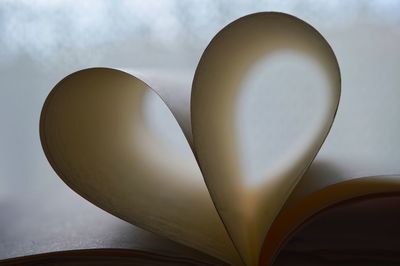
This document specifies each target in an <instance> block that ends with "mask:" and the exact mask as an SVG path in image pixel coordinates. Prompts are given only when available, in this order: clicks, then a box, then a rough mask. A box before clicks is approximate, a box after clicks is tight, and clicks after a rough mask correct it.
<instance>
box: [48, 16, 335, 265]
mask: <svg viewBox="0 0 400 266" xmlns="http://www.w3.org/2000/svg"><path fill="white" fill-rule="evenodd" d="M187 95H188V97H191V99H190V104H191V106H190V114H187V115H186V116H185V115H183V116H182V117H191V124H189V125H182V121H181V120H180V121H179V123H180V125H179V124H178V122H177V120H176V119H175V117H178V116H177V115H176V114H175V113H174V108H173V107H171V106H170V107H171V110H172V112H171V111H170V109H169V108H168V107H167V105H166V104H165V102H164V101H163V100H162V99H161V97H163V95H162V94H161V97H160V96H159V95H158V94H157V93H156V92H155V91H153V90H152V89H151V88H150V87H149V86H148V85H147V84H146V83H144V82H143V81H141V80H139V79H138V78H136V77H134V76H132V75H130V74H128V73H125V72H122V71H119V70H114V69H107V68H93V69H86V70H82V71H78V72H76V73H73V74H71V75H69V76H67V77H66V78H65V79H63V80H62V81H61V82H59V83H58V84H57V85H56V86H55V88H54V89H53V90H52V92H51V93H50V94H49V96H48V98H47V99H46V102H45V104H44V106H43V110H42V115H41V121H40V136H41V141H42V146H43V149H44V151H45V154H46V156H47V158H48V160H49V162H50V163H51V165H52V167H53V168H54V170H55V171H56V172H57V174H58V175H59V176H60V177H61V178H62V179H63V181H64V182H65V183H66V184H67V185H69V186H70V187H71V188H72V189H73V190H75V191H76V192H77V193H79V194H80V195H81V196H83V197H85V198H86V199H88V200H89V201H91V202H92V203H94V204H95V205H97V206H99V207H100V208H102V209H104V210H106V211H108V212H110V213H112V214H114V215H116V216H118V217H120V218H122V219H124V220H126V221H128V222H130V223H132V224H135V225H137V226H140V227H142V228H144V229H146V230H149V231H152V232H155V233H158V234H160V235H163V236H166V237H168V238H170V239H173V240H175V241H177V242H180V243H183V244H185V245H188V246H190V247H193V248H196V249H198V250H201V251H203V252H206V253H208V254H210V255H213V256H215V257H217V258H220V259H222V260H223V261H225V262H228V263H230V264H232V265H241V264H242V263H243V262H244V263H245V264H247V265H257V263H258V257H259V253H260V249H261V244H262V241H263V240H264V238H265V235H266V233H267V230H268V228H269V226H270V225H271V223H272V221H273V219H274V218H275V217H276V215H277V213H278V211H279V209H280V207H281V206H282V205H283V204H284V202H285V200H286V198H287V197H288V196H289V193H290V192H291V190H292V188H293V186H294V185H295V184H296V183H297V181H298V180H299V178H300V177H301V175H302V174H303V173H304V171H305V170H306V168H307V167H308V166H309V165H310V163H311V162H312V160H313V158H314V157H315V156H316V154H317V152H318V150H319V148H320V147H321V145H322V143H323V141H324V139H325V137H326V136H327V134H328V132H329V129H330V127H331V125H332V122H333V119H334V116H335V112H336V110H337V105H338V102H339V96H340V72H339V68H338V64H337V61H336V58H335V56H334V53H333V52H332V50H331V48H330V47H329V45H328V43H327V42H326V41H325V39H324V38H323V37H322V36H321V35H320V34H319V33H318V32H317V31H316V30H315V29H314V28H312V27H311V26H309V25H308V24H306V23H305V22H303V21H301V20H299V19H297V18H295V17H292V16H290V15H286V14H282V13H258V14H253V15H249V16H246V17H243V18H241V19H239V20H237V21H235V22H233V23H231V24H230V25H228V26H227V27H225V28H224V29H223V30H222V31H221V32H219V33H218V34H217V35H216V37H215V38H214V39H213V40H212V41H211V43H210V45H209V46H208V47H207V49H206V50H205V52H204V54H203V56H202V58H201V60H200V62H199V65H198V67H197V70H196V74H195V77H194V81H193V86H192V94H191V96H189V95H190V94H187ZM164 100H165V97H164ZM186 100H187V101H186ZM186 100H185V102H187V103H188V104H189V99H186ZM167 104H168V101H167ZM186 109H187V110H189V106H187V108H186ZM182 110H185V108H182ZM173 114H175V117H174V115H173ZM180 126H181V127H182V128H184V129H185V134H186V136H185V135H184V134H183V132H182V129H181V127H180ZM190 128H192V134H191V135H190V132H189V133H188V132H187V129H190ZM185 137H186V138H185ZM187 139H188V140H189V141H190V143H188V141H187ZM204 181H205V182H204Z"/></svg>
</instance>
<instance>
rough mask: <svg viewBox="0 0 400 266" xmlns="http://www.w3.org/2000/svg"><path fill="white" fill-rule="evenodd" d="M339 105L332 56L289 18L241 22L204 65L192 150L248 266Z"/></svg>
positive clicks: (194, 105) (260, 16)
mask: <svg viewBox="0 0 400 266" xmlns="http://www.w3.org/2000/svg"><path fill="white" fill-rule="evenodd" d="M339 96H340V72H339V67H338V63H337V61H336V58H335V55H334V53H333V51H332V50H331V48H330V46H329V45H328V43H327V42H326V41H325V39H324V38H323V37H322V36H321V35H320V34H319V33H318V32H317V31H316V30H315V29H314V28H312V27H311V26H310V25H308V24H306V23H305V22H303V21H302V20H300V19H297V18H295V17H293V16H290V15H286V14H283V13H257V14H253V15H249V16H246V17H243V18H241V19H239V20H237V21H235V22H233V23H231V24H230V25H228V26H227V27H225V28H224V29H223V30H222V31H221V32H219V33H218V34H217V35H216V36H215V37H214V39H213V40H212V41H211V43H210V44H209V46H208V47H207V49H206V50H205V52H204V54H203V55H202V57H201V60H200V63H199V65H198V68H197V70H196V73H195V77H194V81H193V87H192V98H191V118H192V132H193V143H194V144H193V145H194V149H195V151H196V156H197V159H198V161H199V164H200V168H201V170H202V172H203V175H204V178H205V180H206V184H207V186H208V189H209V191H210V193H211V196H212V198H213V201H214V202H215V204H216V206H217V210H218V212H219V214H220V215H221V217H222V219H223V221H224V223H225V225H226V227H227V229H228V231H229V233H230V235H231V237H232V239H233V241H234V243H235V245H236V246H237V248H238V250H239V251H240V253H241V256H242V257H243V259H244V260H245V262H246V263H247V264H248V265H257V263H258V257H259V251H260V248H261V245H262V242H263V240H264V237H265V235H266V232H267V231H268V228H269V226H270V224H271V222H272V221H273V219H274V218H275V216H276V215H277V214H278V212H279V210H280V208H281V207H282V205H283V204H284V202H285V200H286V199H287V197H288V195H289V193H290V192H291V191H292V189H293V187H294V186H295V184H296V183H297V182H298V180H299V178H300V177H301V176H302V174H303V173H304V171H305V170H306V168H307V167H308V165H309V164H310V163H311V161H312V160H313V158H314V157H315V155H316V154H317V152H318V150H319V148H320V146H321V145H322V143H323V141H324V139H325V137H326V135H327V133H328V131H329V129H330V127H331V124H332V122H333V119H334V116H335V112H336V110H337V105H338V102H339Z"/></svg>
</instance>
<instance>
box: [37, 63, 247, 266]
mask: <svg viewBox="0 0 400 266" xmlns="http://www.w3.org/2000/svg"><path fill="white" fill-rule="evenodd" d="M40 133H41V140H42V145H43V149H44V151H45V153H46V156H47V158H48V160H49V162H50V163H51V165H52V167H53V168H54V170H55V171H56V172H57V174H58V175H59V176H60V177H61V178H62V179H63V181H64V182H65V183H66V184H67V185H69V186H70V187H71V188H72V189H73V190H75V191H76V192H78V194H80V195H81V196H83V197H85V198H86V199H88V200H89V201H91V202H92V203H94V204H95V205H97V206H99V207H100V208H102V209H104V210H106V211H108V212H110V213H112V214H114V215H116V216H117V217H120V218H122V219H124V220H126V221H128V222H130V223H132V224H134V225H137V226H139V227H141V228H144V229H146V230H149V231H151V232H154V233H157V234H159V235H162V236H165V237H167V238H169V239H172V240H175V241H177V242H179V243H181V244H185V245H188V246H190V247H192V248H195V249H198V250H200V251H203V252H205V253H208V254H210V255H212V256H215V257H217V258H219V259H221V260H224V261H226V262H229V263H232V264H235V265H240V259H239V257H238V255H237V253H236V251H235V249H234V247H233V245H232V243H231V241H230V239H229V237H228V235H227V233H226V231H225V228H224V226H223V224H222V222H221V220H220V218H219V216H218V214H217V212H216V210H215V208H214V205H213V203H212V201H211V198H210V196H209V193H208V191H207V188H206V186H205V184H204V180H203V178H202V175H201V172H200V169H199V168H198V166H197V163H196V160H195V158H194V155H193V153H192V151H191V149H190V146H189V144H188V142H187V140H186V139H185V137H184V134H183V133H182V130H181V128H180V127H179V125H178V123H177V121H176V120H175V118H174V116H173V115H172V113H171V112H170V110H169V109H168V107H167V106H166V105H165V104H164V102H163V101H162V99H161V98H160V97H159V96H158V95H157V94H156V93H155V92H154V91H153V90H152V89H151V88H150V87H148V86H147V85H146V84H145V83H144V82H142V81H141V80H139V79H137V78H135V77H133V76H131V75H129V74H127V73H125V72H122V71H119V70H113V69H105V68H94V69H86V70H82V71H78V72H76V73H74V74H71V75H70V76H68V77H66V78H64V79H63V80H62V81H61V82H60V83H58V84H57V86H56V87H55V88H54V89H53V91H52V92H51V93H50V95H49V96H48V98H47V100H46V102H45V105H44V107H43V111H42V116H41V124H40Z"/></svg>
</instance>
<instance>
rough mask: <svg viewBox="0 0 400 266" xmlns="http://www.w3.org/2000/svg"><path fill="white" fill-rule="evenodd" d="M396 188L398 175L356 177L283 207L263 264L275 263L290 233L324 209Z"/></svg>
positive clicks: (399, 188) (398, 188) (267, 241)
mask: <svg viewBox="0 0 400 266" xmlns="http://www.w3.org/2000/svg"><path fill="white" fill-rule="evenodd" d="M393 192H400V177H399V176H373V177H363V178H356V179H352V180H348V181H345V182H341V183H337V184H335V185H331V186H328V187H326V188H324V189H322V190H320V191H317V192H315V193H313V194H311V195H309V196H308V197H306V198H304V199H303V200H301V201H299V202H298V203H296V204H295V205H293V206H291V207H289V208H287V209H286V210H284V211H283V212H282V213H280V214H279V216H278V217H277V218H276V220H275V221H274V223H273V225H272V226H271V229H270V231H269V232H268V235H267V237H266V238H265V241H264V245H263V249H262V253H261V258H260V265H270V264H272V262H273V260H274V258H275V257H276V256H277V254H278V252H279V250H280V248H281V247H282V244H283V243H284V241H285V240H286V239H287V238H288V236H289V235H290V234H291V233H293V231H294V230H295V229H297V228H298V227H299V226H300V225H302V224H303V223H304V222H305V221H306V220H307V219H309V218H310V217H312V216H313V215H315V214H317V213H318V212H320V211H322V210H323V209H325V208H328V207H330V206H332V205H335V204H337V203H340V202H343V201H346V200H350V199H354V198H358V197H362V196H369V195H374V194H375V195H376V194H383V193H393Z"/></svg>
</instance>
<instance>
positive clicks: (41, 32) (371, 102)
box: [0, 0, 400, 258]
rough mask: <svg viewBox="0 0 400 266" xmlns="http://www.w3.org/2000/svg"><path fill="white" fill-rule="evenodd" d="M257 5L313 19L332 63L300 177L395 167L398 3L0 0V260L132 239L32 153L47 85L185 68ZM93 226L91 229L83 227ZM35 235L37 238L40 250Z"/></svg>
mask: <svg viewBox="0 0 400 266" xmlns="http://www.w3.org/2000/svg"><path fill="white" fill-rule="evenodd" d="M260 11H281V12H287V13H290V14H293V15H295V16H298V17H299V18H301V19H303V20H305V21H307V22H308V23H310V24H311V25H313V26H314V27H315V28H316V29H317V30H319V31H320V32H321V33H322V35H324V37H325V38H326V39H327V40H328V42H329V43H330V44H331V46H332V48H333V50H334V51H335V53H336V55H337V57H338V61H339V64H340V67H341V72H342V98H341V103H340V106H339V110H338V114H337V119H336V121H335V124H334V126H333V128H332V131H331V133H330V134H329V136H328V138H327V140H326V142H325V144H324V146H323V148H322V150H321V151H320V153H319V155H318V156H317V158H316V160H315V162H314V164H313V165H312V166H311V168H310V170H309V172H308V173H307V175H306V178H305V180H304V181H303V182H310V180H312V181H313V182H312V183H313V184H314V186H315V180H317V179H318V180H319V181H318V182H317V184H319V185H317V186H323V185H326V184H328V183H332V182H334V181H338V180H343V179H347V178H352V177H359V176H367V175H380V174H396V173H397V174H398V173H400V140H399V136H400V104H399V102H400V74H399V70H400V52H399V43H400V1H394V0H391V1H378V0H375V1H354V0H353V1H339V0H333V1H316V0H307V1H228V0H226V1H212V0H204V1H200V0H199V1H178V0H176V1H150V0H147V1H84V0H81V1H58V0H55V1H51V0H40V1H28V0H26V1H11V0H10V1H8V0H2V1H0V255H1V258H6V257H12V256H18V255H23V254H29V253H35V252H40V251H46V250H45V249H52V250H60V249H63V248H65V247H68V248H87V247H107V246H110V245H113V243H114V242H118V243H120V244H119V245H120V246H121V247H132V245H134V244H132V243H133V242H134V241H132V240H131V239H130V238H129V237H127V236H126V234H125V233H121V235H120V238H118V237H119V236H118V235H116V234H115V230H116V229H115V228H117V227H118V228H125V229H127V228H129V229H127V230H137V229H131V227H130V225H127V224H125V223H124V222H122V221H120V220H119V219H117V218H114V217H111V216H110V215H108V214H106V213H104V212H103V211H101V210H99V209H97V208H95V207H93V206H92V205H91V204H90V203H87V202H86V201H85V200H83V199H81V198H80V197H79V196H77V195H76V194H75V193H74V192H72V191H71V190H70V189H68V188H67V187H66V186H65V185H64V184H63V183H62V181H61V180H60V179H59V178H57V176H56V175H55V173H54V172H53V170H52V169H51V167H50V165H49V163H48V162H47V160H46V158H45V156H44V154H43V152H42V148H41V145H40V140H39V131H38V123H39V116H40V110H41V107H42V104H43V102H44V100H45V97H46V96H47V94H48V93H49V92H50V90H51V89H52V87H53V86H54V85H55V84H56V83H57V82H58V81H60V80H61V79H62V78H63V77H64V76H66V75H68V74H70V73H71V72H74V71H76V70H79V69H82V68H87V67H94V66H104V67H115V68H133V69H167V70H171V69H172V70H183V71H185V73H189V74H188V75H193V73H194V70H195V67H196V65H197V62H198V60H199V58H200V56H201V54H202V52H203V50H204V48H205V47H206V46H207V44H208V42H209V41H210V40H211V38H212V37H213V36H214V35H215V34H216V33H217V32H218V31H219V30H220V29H221V28H222V27H223V26H225V25H226V24H227V23H229V22H231V21H233V20H235V19H236V18H238V17H241V16H243V15H246V14H248V13H253V12H260ZM61 187H63V189H61V190H60V189H59V188H61ZM64 187H65V189H64ZM311 189H312V187H311V186H310V190H311ZM295 193H296V192H295ZM49 201H50V202H51V203H49ZM41 202H46V203H47V204H45V205H44V204H40V203H41ZM54 213H63V215H64V216H62V217H61V216H58V217H59V218H57V217H55V215H54ZM35 221H36V223H35ZM94 221H95V222H96V224H97V228H87V227H86V226H85V224H88V223H89V222H94ZM40 223H43V225H42V226H38V224H40ZM80 225H81V227H79V226H80ZM65 228H69V229H70V231H68V230H67V231H65ZM78 228H81V229H78ZM113 230H114V231H113ZM118 230H119V229H118ZM49 231H50V232H51V234H50V233H48V232H49ZM33 232H35V233H33ZM66 232H68V233H66ZM113 232H114V233H113ZM133 235H134V238H135V237H137V234H133ZM27 236H28V237H27ZM18 239H20V240H21V239H24V241H25V242H21V241H22V240H21V241H19V240H18ZM38 239H40V240H38ZM82 239H84V240H85V241H84V242H82ZM121 239H122V240H121ZM17 240H18V241H17ZM68 240H70V242H69V244H68ZM35 241H39V242H40V241H42V242H45V243H47V244H46V245H47V246H46V248H43V246H40V245H37V243H35ZM46 241H47V242H46ZM57 241H59V242H57ZM79 241H80V242H79ZM121 243H122V244H121ZM49 246H51V248H49Z"/></svg>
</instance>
